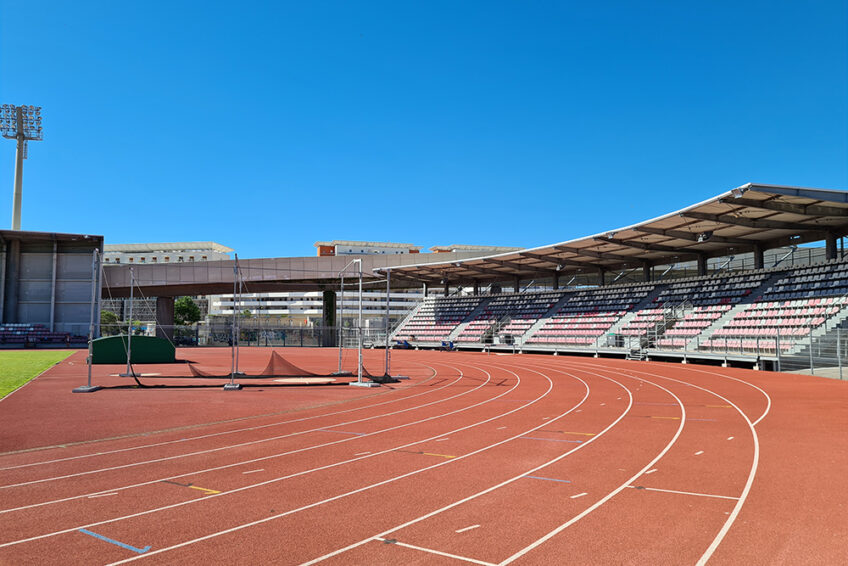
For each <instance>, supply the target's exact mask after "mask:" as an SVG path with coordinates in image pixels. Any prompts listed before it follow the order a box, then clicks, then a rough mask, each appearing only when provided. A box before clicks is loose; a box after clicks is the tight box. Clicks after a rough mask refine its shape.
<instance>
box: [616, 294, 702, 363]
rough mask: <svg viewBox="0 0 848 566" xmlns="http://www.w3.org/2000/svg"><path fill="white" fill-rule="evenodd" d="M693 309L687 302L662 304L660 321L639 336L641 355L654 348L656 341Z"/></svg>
mask: <svg viewBox="0 0 848 566" xmlns="http://www.w3.org/2000/svg"><path fill="white" fill-rule="evenodd" d="M693 308H694V306H693V305H692V303H691V302H690V301H688V300H684V301H681V302H679V303H675V304H670V303H665V304H663V317H662V320H661V321H659V322H658V323H656V324H655V325H654V326H653V328H649V329H648V330H647V332H645V333H644V334H642V335H640V336H639V348H640V349H641V350H643V354H644V353H645V352H644V351H645V350H647V349H649V348H652V347H654V346H655V345H656V342H657V339H659V338H661V337H662V336H663V335H664V334H665V333H666V332H667V331H668V330H670V329H671V328H674V325H675V324H677V323H678V322H680V321H681V320H683V318H684V317H685V316H686V314H687V313H689V312H691V311H692V309H693ZM631 351H632V350H631Z"/></svg>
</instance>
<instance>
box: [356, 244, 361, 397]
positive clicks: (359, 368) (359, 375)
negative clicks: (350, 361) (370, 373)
mask: <svg viewBox="0 0 848 566" xmlns="http://www.w3.org/2000/svg"><path fill="white" fill-rule="evenodd" d="M356 261H357V262H358V263H359V322H358V323H357V325H358V327H359V356H358V359H359V361H358V363H357V375H358V379H357V381H359V383H362V259H357V260H356Z"/></svg>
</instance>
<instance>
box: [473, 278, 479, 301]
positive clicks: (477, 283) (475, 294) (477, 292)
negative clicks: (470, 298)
mask: <svg viewBox="0 0 848 566" xmlns="http://www.w3.org/2000/svg"><path fill="white" fill-rule="evenodd" d="M479 294H480V281H479V280H477V279H475V280H474V296H475V297H476V296H477V295H479Z"/></svg>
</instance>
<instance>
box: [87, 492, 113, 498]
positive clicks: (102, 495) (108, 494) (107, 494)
mask: <svg viewBox="0 0 848 566" xmlns="http://www.w3.org/2000/svg"><path fill="white" fill-rule="evenodd" d="M110 495H118V492H117V491H113V492H112V493H100V494H98V495H89V496H88V498H89V499H94V498H95V497H109V496H110Z"/></svg>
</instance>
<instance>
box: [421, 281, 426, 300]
mask: <svg viewBox="0 0 848 566" xmlns="http://www.w3.org/2000/svg"><path fill="white" fill-rule="evenodd" d="M421 292H422V293H423V294H424V298H425V299H426V298H427V284H426V283H424V284H423V285H422V286H421Z"/></svg>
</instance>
